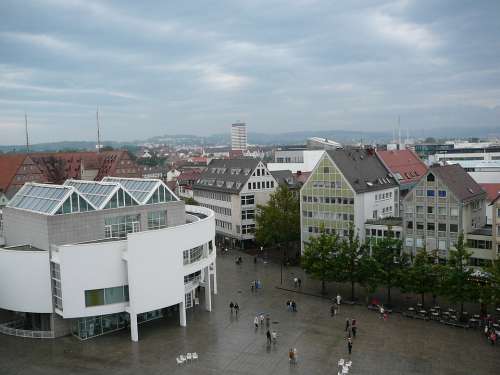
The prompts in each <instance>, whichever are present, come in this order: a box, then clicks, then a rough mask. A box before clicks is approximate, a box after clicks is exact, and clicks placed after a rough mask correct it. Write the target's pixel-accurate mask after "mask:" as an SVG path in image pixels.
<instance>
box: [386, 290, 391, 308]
mask: <svg viewBox="0 0 500 375" xmlns="http://www.w3.org/2000/svg"><path fill="white" fill-rule="evenodd" d="M387 306H388V307H391V287H390V286H389V287H387Z"/></svg>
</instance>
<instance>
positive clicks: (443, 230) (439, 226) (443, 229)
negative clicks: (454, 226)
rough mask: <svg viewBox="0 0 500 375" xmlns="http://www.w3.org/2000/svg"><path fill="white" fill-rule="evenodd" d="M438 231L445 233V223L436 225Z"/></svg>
mask: <svg viewBox="0 0 500 375" xmlns="http://www.w3.org/2000/svg"><path fill="white" fill-rule="evenodd" d="M438 231H440V232H446V223H439V224H438Z"/></svg>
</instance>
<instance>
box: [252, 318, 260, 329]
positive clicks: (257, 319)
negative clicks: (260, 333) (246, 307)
mask: <svg viewBox="0 0 500 375" xmlns="http://www.w3.org/2000/svg"><path fill="white" fill-rule="evenodd" d="M253 324H255V329H257V328H259V318H258V317H255V318H254V320H253Z"/></svg>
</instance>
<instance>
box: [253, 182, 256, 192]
mask: <svg viewBox="0 0 500 375" xmlns="http://www.w3.org/2000/svg"><path fill="white" fill-rule="evenodd" d="M252 189H254V190H255V189H257V185H256V183H255V182H252Z"/></svg>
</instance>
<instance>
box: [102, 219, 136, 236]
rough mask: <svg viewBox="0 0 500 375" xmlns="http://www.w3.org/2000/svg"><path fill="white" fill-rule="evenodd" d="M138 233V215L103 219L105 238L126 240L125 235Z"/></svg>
mask: <svg viewBox="0 0 500 375" xmlns="http://www.w3.org/2000/svg"><path fill="white" fill-rule="evenodd" d="M139 231H140V224H139V215H125V216H117V217H106V218H104V237H105V238H126V237H127V233H134V232H139Z"/></svg>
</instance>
